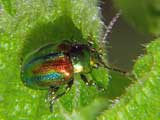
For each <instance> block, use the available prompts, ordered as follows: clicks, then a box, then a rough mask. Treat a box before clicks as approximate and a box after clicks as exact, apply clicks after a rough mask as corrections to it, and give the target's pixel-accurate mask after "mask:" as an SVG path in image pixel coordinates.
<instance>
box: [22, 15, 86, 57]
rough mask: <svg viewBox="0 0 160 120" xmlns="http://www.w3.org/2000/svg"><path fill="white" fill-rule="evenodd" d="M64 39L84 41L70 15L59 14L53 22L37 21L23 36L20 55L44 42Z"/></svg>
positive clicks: (23, 55)
mask: <svg viewBox="0 0 160 120" xmlns="http://www.w3.org/2000/svg"><path fill="white" fill-rule="evenodd" d="M64 40H68V41H71V42H73V40H76V41H78V42H82V41H83V42H84V40H83V37H82V33H81V31H80V30H79V29H78V28H77V27H76V26H75V25H74V23H73V21H72V19H71V18H70V17H68V16H60V17H58V18H57V19H56V20H54V21H53V22H52V21H49V22H46V21H39V23H36V25H35V26H34V27H33V28H32V29H31V30H30V32H29V33H28V35H27V36H26V38H25V41H24V43H25V44H24V47H23V50H22V52H23V53H22V57H25V55H26V54H28V53H29V52H31V51H34V50H35V49H37V48H39V47H40V46H42V45H45V44H46V43H55V44H57V43H60V42H62V41H64Z"/></svg>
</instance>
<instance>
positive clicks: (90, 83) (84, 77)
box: [80, 74, 104, 90]
mask: <svg viewBox="0 0 160 120" xmlns="http://www.w3.org/2000/svg"><path fill="white" fill-rule="evenodd" d="M80 76H81V79H82V80H83V81H84V82H85V83H86V85H87V86H91V85H93V86H96V87H97V89H98V90H104V88H103V87H100V86H98V85H97V84H96V83H95V82H94V81H93V80H88V79H87V77H86V76H85V75H84V74H80Z"/></svg>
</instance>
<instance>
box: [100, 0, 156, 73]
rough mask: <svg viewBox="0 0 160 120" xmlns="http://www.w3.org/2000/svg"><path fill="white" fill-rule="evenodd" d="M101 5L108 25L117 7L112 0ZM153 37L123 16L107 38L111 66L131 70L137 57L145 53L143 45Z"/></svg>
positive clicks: (103, 18)
mask: <svg viewBox="0 0 160 120" xmlns="http://www.w3.org/2000/svg"><path fill="white" fill-rule="evenodd" d="M100 5H101V9H102V20H103V21H104V22H105V24H106V25H108V23H109V22H110V20H111V19H112V17H114V15H115V14H116V13H117V12H118V10H117V9H115V6H114V5H113V1H112V0H103V1H101V3H100ZM122 14H123V13H122ZM152 38H153V37H152V36H151V35H149V34H147V33H143V32H141V31H137V30H136V29H135V28H133V26H131V25H130V24H128V23H127V22H126V21H125V20H124V19H123V18H122V16H121V17H120V19H118V21H117V22H116V24H115V26H114V27H113V30H112V32H111V33H110V34H109V38H107V39H106V40H107V48H108V49H107V51H108V55H109V56H108V58H109V63H110V64H111V66H112V65H113V66H115V67H118V68H121V69H124V70H127V71H130V70H131V69H132V67H133V64H134V62H135V61H136V60H137V57H138V56H140V55H142V54H143V53H145V49H144V46H143V45H144V44H146V43H149V42H150V41H151V40H152Z"/></svg>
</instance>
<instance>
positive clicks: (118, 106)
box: [98, 38, 160, 120]
mask: <svg viewBox="0 0 160 120" xmlns="http://www.w3.org/2000/svg"><path fill="white" fill-rule="evenodd" d="M146 48H147V54H146V55H144V56H142V57H140V58H139V59H138V61H137V62H136V64H135V66H134V71H133V73H134V74H135V77H136V79H137V81H135V82H134V84H132V85H131V86H130V87H129V88H127V93H126V94H125V95H123V96H122V97H120V98H119V99H117V100H115V104H113V106H112V107H111V108H110V109H108V110H106V111H105V112H104V113H103V115H101V116H100V117H99V118H98V120H122V119H123V120H159V118H160V87H159V86H160V59H159V58H160V38H159V39H156V40H155V41H153V42H152V43H150V44H149V45H147V47H146Z"/></svg>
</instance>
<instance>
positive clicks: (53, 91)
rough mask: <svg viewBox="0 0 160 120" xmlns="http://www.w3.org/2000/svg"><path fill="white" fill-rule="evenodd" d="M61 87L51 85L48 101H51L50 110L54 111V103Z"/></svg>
mask: <svg viewBox="0 0 160 120" xmlns="http://www.w3.org/2000/svg"><path fill="white" fill-rule="evenodd" d="M58 89H59V87H50V88H49V91H48V102H49V109H50V112H53V104H54V102H55V100H56V98H57V97H56V92H57V91H58Z"/></svg>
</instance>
